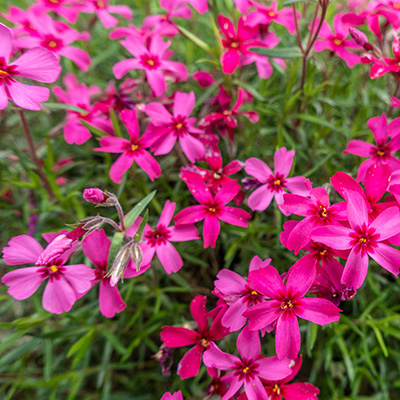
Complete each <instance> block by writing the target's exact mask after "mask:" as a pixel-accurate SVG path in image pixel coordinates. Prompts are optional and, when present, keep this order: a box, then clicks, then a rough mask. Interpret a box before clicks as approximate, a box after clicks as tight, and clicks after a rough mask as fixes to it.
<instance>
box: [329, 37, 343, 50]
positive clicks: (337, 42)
mask: <svg viewBox="0 0 400 400" xmlns="http://www.w3.org/2000/svg"><path fill="white" fill-rule="evenodd" d="M331 42H332V43H333V44H334V46H338V47H339V46H342V45H343V36H333V37H332V38H331Z"/></svg>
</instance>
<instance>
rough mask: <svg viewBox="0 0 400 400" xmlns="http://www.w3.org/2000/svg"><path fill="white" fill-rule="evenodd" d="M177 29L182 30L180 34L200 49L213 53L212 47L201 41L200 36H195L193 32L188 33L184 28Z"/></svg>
mask: <svg viewBox="0 0 400 400" xmlns="http://www.w3.org/2000/svg"><path fill="white" fill-rule="evenodd" d="M177 27H178V29H179V30H180V32H181V33H182V34H183V35H184V36H186V37H187V38H188V39H189V40H190V41H192V42H193V43H194V44H195V45H196V46H198V47H200V48H201V49H203V50H204V51H206V52H207V53H209V54H211V53H212V51H211V47H210V46H209V45H208V44H207V43H206V42H203V41H202V40H201V39H199V38H198V36H196V35H194V34H193V33H192V32H190V31H188V30H187V29H185V28H184V27H183V26H180V25H177Z"/></svg>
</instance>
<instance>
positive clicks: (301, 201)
mask: <svg viewBox="0 0 400 400" xmlns="http://www.w3.org/2000/svg"><path fill="white" fill-rule="evenodd" d="M307 186H308V187H309V190H310V192H309V196H310V198H308V197H305V196H299V195H297V194H289V193H286V194H284V195H283V201H284V203H283V204H282V205H281V209H283V210H285V211H286V212H288V213H290V214H296V215H301V216H303V217H305V218H304V219H303V220H302V221H300V222H299V223H298V224H297V225H296V227H295V228H294V229H293V230H292V231H291V233H290V234H289V236H288V238H287V240H286V244H285V246H286V247H287V248H288V249H289V250H294V254H297V253H298V252H299V251H300V250H301V249H302V248H303V247H304V246H305V245H306V244H307V243H308V242H309V241H310V239H311V233H312V232H313V230H314V229H315V228H317V227H318V226H325V225H340V223H339V222H338V221H344V220H346V219H347V212H346V203H345V202H342V203H337V204H333V205H330V201H329V196H328V193H327V192H326V190H325V189H324V188H322V187H318V188H315V189H313V188H312V187H311V182H310V181H307Z"/></svg>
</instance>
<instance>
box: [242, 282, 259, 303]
mask: <svg viewBox="0 0 400 400" xmlns="http://www.w3.org/2000/svg"><path fill="white" fill-rule="evenodd" d="M242 294H243V297H244V300H245V301H246V303H247V305H248V306H252V305H254V304H259V303H262V301H263V295H262V294H260V293H258V292H257V291H256V290H254V289H253V288H251V287H250V286H248V285H246V288H245V289H244V290H243V292H242Z"/></svg>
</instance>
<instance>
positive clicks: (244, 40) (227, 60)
mask: <svg viewBox="0 0 400 400" xmlns="http://www.w3.org/2000/svg"><path fill="white" fill-rule="evenodd" d="M244 21H245V19H244V17H240V19H239V22H238V29H237V32H236V31H235V27H234V26H233V23H232V21H231V20H230V19H229V18H226V17H224V16H223V15H219V16H218V25H219V27H220V29H221V32H222V34H223V35H224V36H225V39H222V46H223V47H224V49H227V50H226V51H225V52H224V53H223V54H222V56H221V59H220V61H221V65H222V70H223V72H224V74H233V73H234V72H235V71H236V68H237V67H238V66H239V63H240V55H244V56H247V55H249V54H252V52H251V51H250V50H249V48H250V47H263V46H264V45H263V44H262V43H261V42H259V41H255V40H253V38H254V37H255V36H256V34H257V28H249V27H248V26H245V22H244Z"/></svg>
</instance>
